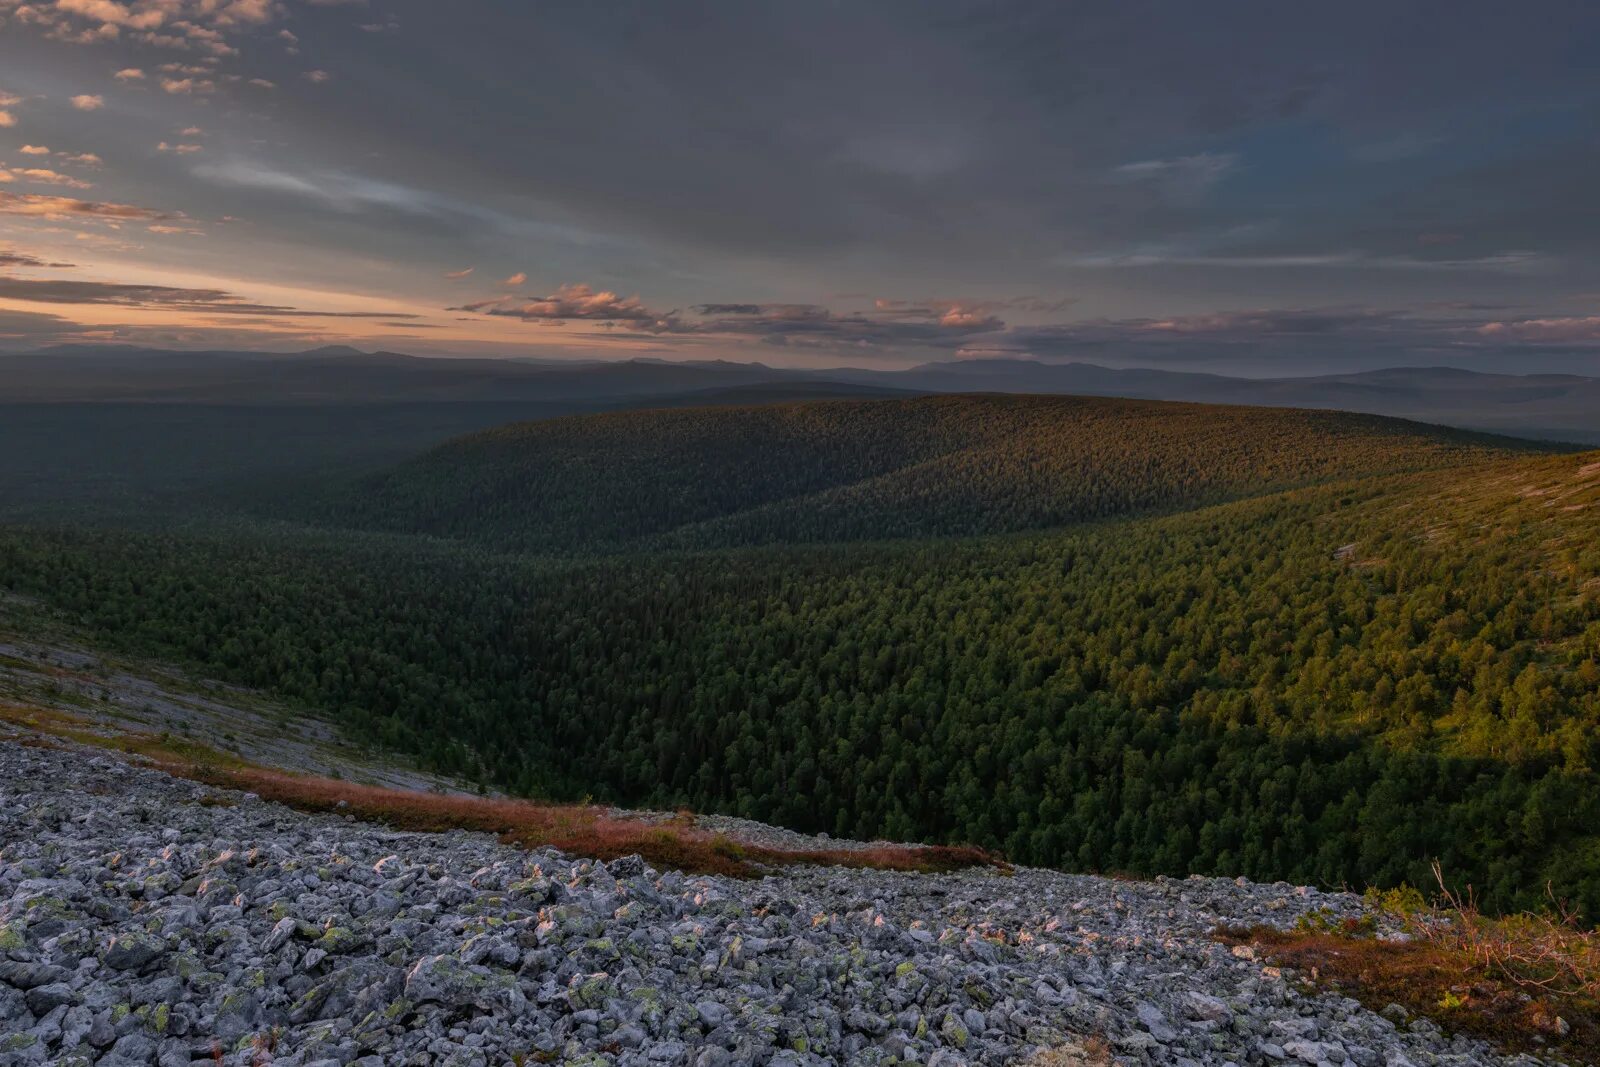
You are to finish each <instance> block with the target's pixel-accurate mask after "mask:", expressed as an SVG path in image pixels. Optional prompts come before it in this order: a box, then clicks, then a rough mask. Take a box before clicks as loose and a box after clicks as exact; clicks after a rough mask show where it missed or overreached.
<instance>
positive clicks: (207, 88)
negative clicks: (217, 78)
mask: <svg viewBox="0 0 1600 1067" xmlns="http://www.w3.org/2000/svg"><path fill="white" fill-rule="evenodd" d="M216 88H217V83H216V82H214V81H212V80H211V79H210V78H193V77H190V78H162V79H161V91H162V92H166V93H172V94H173V95H175V96H188V95H191V94H193V93H210V92H215V91H216Z"/></svg>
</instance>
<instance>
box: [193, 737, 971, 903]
mask: <svg viewBox="0 0 1600 1067" xmlns="http://www.w3.org/2000/svg"><path fill="white" fill-rule="evenodd" d="M167 769H168V770H171V771H173V772H174V773H177V774H183V775H185V776H187V777H192V778H196V779H199V780H201V781H204V782H207V783H209V784H212V785H217V786H224V787H227V788H230V789H242V790H247V791H249V792H252V793H255V794H257V795H259V796H261V797H263V798H265V799H267V800H273V801H277V802H278V803H280V804H285V805H287V806H289V807H292V808H296V809H299V810H301V811H316V812H336V813H341V814H347V815H352V816H355V817H357V818H360V819H369V820H372V821H374V822H381V823H385V824H386V825H389V826H394V827H397V828H400V829H406V830H425V831H443V830H456V829H461V830H478V831H483V832H485V833H492V834H498V835H499V836H500V838H501V840H503V841H505V842H506V843H508V844H516V845H522V846H524V847H535V846H550V847H552V848H558V849H561V850H562V851H563V852H571V853H573V854H575V855H579V856H591V857H594V858H595V859H602V860H606V859H616V858H618V857H620V856H629V855H633V854H635V853H637V854H638V855H640V856H643V857H644V858H645V859H646V860H648V861H649V862H651V863H652V864H655V865H657V866H661V867H671V868H675V869H677V870H682V871H689V872H692V873H697V874H728V875H734V876H737V877H751V876H754V875H756V874H758V873H759V865H769V866H777V865H786V864H796V863H806V864H818V865H825V866H839V867H870V868H876V869H881V870H894V871H926V872H938V871H953V870H961V869H965V868H969V867H981V866H1002V864H1001V863H1000V861H999V860H998V859H996V858H995V857H994V856H992V855H990V854H989V853H987V852H984V851H983V850H981V849H976V848H964V847H963V848H957V847H950V846H929V847H925V848H924V847H916V846H904V845H885V846H882V847H880V848H872V849H866V850H848V849H817V850H804V851H801V850H795V851H789V850H779V849H771V848H765V847H762V846H757V845H749V844H745V843H743V842H739V841H735V840H733V839H731V838H729V837H726V836H725V835H722V834H714V833H710V832H708V831H705V830H700V829H697V828H695V827H694V826H693V825H692V821H691V819H690V818H688V817H686V816H683V815H679V816H677V817H675V818H673V819H670V820H667V821H666V822H659V823H651V822H645V821H643V820H641V819H630V818H625V817H618V816H614V815H610V814H607V812H606V810H605V809H604V808H599V807H594V806H588V805H548V804H535V803H532V802H530V801H525V800H504V799H488V798H483V797H469V796H451V795H445V794H439V793H418V792H409V791H406V790H400V789H381V788H378V787H376V786H366V785H355V784H353V783H350V782H342V781H335V780H333V779H329V778H313V777H306V776H301V775H292V774H286V773H284V772H282V771H271V770H264V769H261V768H255V767H246V768H236V767H203V766H193V765H189V766H182V765H179V766H168V768H167Z"/></svg>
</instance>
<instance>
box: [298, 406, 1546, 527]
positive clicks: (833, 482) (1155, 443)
mask: <svg viewBox="0 0 1600 1067" xmlns="http://www.w3.org/2000/svg"><path fill="white" fill-rule="evenodd" d="M1538 447H1540V446H1535V445H1531V444H1525V443H1521V442H1516V441H1513V440H1510V439H1504V438H1494V437H1488V436H1483V435H1477V434H1471V433H1466V432H1462V431H1456V430H1447V429H1444V428H1441V427H1435V426H1426V425H1422V424H1418V423H1410V422H1405V421H1401V420H1396V419H1389V418H1383V417H1378V416H1370V415H1353V414H1349V413H1345V412H1332V411H1302V410H1292V409H1265V408H1237V407H1218V406H1209V405H1197V404H1176V403H1165V402H1156V401H1138V400H1120V399H1103V398H1084V397H1044V396H1001V395H974V396H930V397H918V398H913V399H893V400H872V401H859V400H857V401H832V402H820V403H809V404H795V405H782V406H765V407H704V408H692V409H681V410H651V411H638V412H626V413H616V414H607V415H596V416H582V417H573V418H563V419H552V420H548V421H544V422H535V423H521V424H517V425H513V426H507V427H503V428H500V429H496V430H491V431H487V432H484V433H479V434H475V435H471V436H468V437H464V438H461V439H458V440H456V441H453V442H450V443H448V444H446V445H444V446H442V447H440V448H437V449H435V450H434V451H432V452H430V453H428V454H426V455H424V456H422V457H420V458H418V459H416V460H414V461H412V462H409V463H407V464H405V465H403V466H401V467H399V468H397V469H395V470H393V471H391V472H388V473H386V474H384V475H380V476H377V477H374V478H372V479H370V480H368V481H367V482H365V483H364V484H363V485H362V486H361V487H360V489H359V490H358V491H357V492H356V493H355V494H353V495H351V496H348V497H342V498H341V499H340V500H339V501H338V502H337V503H335V504H333V505H331V506H330V507H329V511H328V513H327V514H326V515H325V516H324V517H328V518H332V519H334V520H335V521H336V522H339V523H343V524H348V525H351V526H355V527H359V528H368V529H377V530H387V531H400V532H407V533H425V534H435V535H441V536H447V537H456V538H463V539H467V540H472V541H477V542H481V543H484V544H488V545H491V546H493V547H496V548H505V549H517V550H526V551H540V552H574V551H606V550H617V549H624V548H662V547H670V548H705V547H726V546H737V545H754V544H770V543H780V542H817V541H850V540H875V539H886V538H898V537H917V536H943V535H975V534H988V533H1002V532H1011V531H1018V530H1026V529H1038V528H1045V527H1050V526H1057V525H1061V524H1064V523H1069V522H1073V521H1079V520H1086V519H1097V518H1107V517H1112V516H1117V515H1124V514H1130V513H1140V512H1154V511H1162V510H1170V509H1174V508H1178V507H1182V506H1192V505H1198V504H1205V503H1214V502H1218V501H1222V500H1226V499H1230V498H1235V497H1239V496H1242V495H1246V494H1254V493H1260V492H1266V491H1271V490H1274V489H1282V488H1287V487H1292V486H1296V485H1303V484H1308V483H1314V482H1319V481H1326V480H1328V479H1330V478H1336V477H1355V476H1361V475H1370V474H1377V473H1387V472H1395V473H1399V472H1405V471H1415V470H1422V469H1431V468H1436V467H1439V466H1442V465H1448V464H1460V463H1469V462H1472V461H1474V460H1479V459H1487V458H1493V457H1496V456H1503V455H1506V454H1508V453H1514V452H1520V451H1526V450H1530V449H1535V448H1538Z"/></svg>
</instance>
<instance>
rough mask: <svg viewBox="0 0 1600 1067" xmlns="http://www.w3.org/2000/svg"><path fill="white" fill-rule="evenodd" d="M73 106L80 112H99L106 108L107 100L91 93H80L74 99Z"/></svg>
mask: <svg viewBox="0 0 1600 1067" xmlns="http://www.w3.org/2000/svg"><path fill="white" fill-rule="evenodd" d="M72 106H73V107H75V108H77V109H78V110H79V111H99V110H100V109H101V108H103V107H105V106H106V99H105V97H103V96H97V95H94V94H91V93H79V94H78V95H77V96H75V97H73V98H72Z"/></svg>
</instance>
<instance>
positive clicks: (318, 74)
mask: <svg viewBox="0 0 1600 1067" xmlns="http://www.w3.org/2000/svg"><path fill="white" fill-rule="evenodd" d="M303 77H304V78H305V80H306V81H308V82H311V83H312V84H313V85H321V84H322V83H323V82H326V81H328V80H329V79H331V78H332V77H333V75H332V74H329V73H328V72H327V71H325V70H308V71H306V72H305V74H304V75H303Z"/></svg>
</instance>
